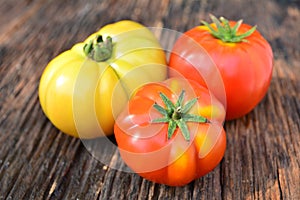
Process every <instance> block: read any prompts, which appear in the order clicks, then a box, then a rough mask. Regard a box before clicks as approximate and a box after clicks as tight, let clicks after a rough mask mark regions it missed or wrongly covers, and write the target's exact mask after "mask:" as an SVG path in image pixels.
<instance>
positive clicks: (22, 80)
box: [0, 0, 300, 200]
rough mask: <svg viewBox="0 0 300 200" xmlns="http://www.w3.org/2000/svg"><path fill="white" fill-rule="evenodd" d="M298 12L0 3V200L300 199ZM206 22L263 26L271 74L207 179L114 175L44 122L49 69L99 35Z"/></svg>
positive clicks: (209, 5)
mask: <svg viewBox="0 0 300 200" xmlns="http://www.w3.org/2000/svg"><path fill="white" fill-rule="evenodd" d="M299 9H300V1H299V0H289V1H281V0H277V1H276V0H252V1H250V0H245V1H240V0H210V1H206V0H190V1H189V0H169V1H168V0H162V1H156V0H155V1H143V0H132V1H117V0H106V1H104V0H103V1H96V0H87V1H84V0H82V1H71V0H67V1H50V0H49V1H47V0H9V1H4V0H3V1H1V2H0V13H1V17H0V77H1V78H0V199H98V198H99V199H295V200H296V199H300V43H299V40H300V26H299V24H300V10H299ZM208 13H213V14H215V15H217V16H220V15H223V16H226V17H227V18H231V19H239V18H243V19H244V21H245V22H246V23H249V24H252V25H254V24H257V25H258V29H259V31H260V32H261V33H262V34H263V35H264V36H265V37H266V39H267V40H268V41H269V42H270V44H271V46H272V48H273V50H274V73H273V79H272V82H271V86H270V89H269V91H268V93H267V95H266V97H265V98H264V100H263V101H262V102H261V103H260V104H259V105H258V106H257V107H256V108H255V110H254V111H253V112H251V113H250V114H248V115H247V116H245V117H243V118H241V119H238V120H234V121H230V122H226V124H225V128H226V131H227V133H228V134H227V142H228V146H227V150H226V154H225V157H224V159H223V160H222V162H221V163H220V165H219V166H218V167H217V168H216V169H215V170H214V171H212V172H211V173H209V174H208V175H207V176H205V177H202V178H200V179H198V180H195V181H194V182H192V183H190V184H189V185H186V186H184V187H167V186H164V185H159V184H154V183H152V182H149V181H147V180H144V179H142V178H140V177H139V176H138V175H136V174H133V173H126V172H122V171H119V170H115V169H113V168H111V167H107V166H106V165H104V164H103V163H101V162H99V161H98V160H97V159H95V158H93V156H91V154H90V153H89V151H87V149H86V148H85V146H84V145H83V144H82V142H81V141H80V140H79V139H75V138H72V137H69V136H67V135H64V134H62V133H61V132H59V131H58V130H57V129H56V128H54V127H53V125H51V123H50V122H49V121H48V120H47V118H46V117H45V116H44V114H43V112H42V110H41V108H40V105H39V101H38V96H37V88H38V83H39V78H40V76H41V74H42V71H43V69H44V67H45V66H46V64H47V63H48V62H49V60H50V59H51V58H53V57H54V56H56V55H57V54H59V53H60V52H62V51H64V50H66V49H68V48H70V47H71V46H72V45H73V44H75V43H77V42H79V41H82V40H83V39H84V38H85V37H87V36H88V35H89V34H91V33H92V32H94V31H96V30H97V29H98V28H99V27H101V26H103V25H104V24H107V23H111V22H114V21H117V20H121V19H132V20H136V21H139V22H141V23H143V24H144V25H146V26H151V27H166V28H169V29H173V30H177V31H181V32H183V31H185V30H187V29H189V28H192V27H194V26H195V25H197V24H199V21H200V20H201V19H205V20H208ZM58 112H59V111H58ZM110 159H111V162H112V164H113V165H114V164H115V165H116V164H120V160H119V159H120V158H119V157H118V154H117V153H116V154H113V156H112V157H110ZM116 162H117V163H116Z"/></svg>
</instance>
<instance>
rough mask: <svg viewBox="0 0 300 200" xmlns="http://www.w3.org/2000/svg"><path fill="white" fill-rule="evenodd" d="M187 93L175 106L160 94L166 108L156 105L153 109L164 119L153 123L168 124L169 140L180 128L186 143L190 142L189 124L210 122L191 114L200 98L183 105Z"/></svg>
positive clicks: (183, 92) (182, 95)
mask: <svg viewBox="0 0 300 200" xmlns="http://www.w3.org/2000/svg"><path fill="white" fill-rule="evenodd" d="M184 94H185V91H184V90H182V92H181V93H180V95H179V98H178V100H177V102H176V103H175V104H174V103H173V102H172V101H171V100H170V99H169V98H168V97H167V96H166V95H165V94H163V93H160V94H159V95H160V97H161V99H162V101H163V103H164V104H165V108H164V107H162V106H160V105H158V104H157V103H155V104H154V105H153V107H154V108H155V109H156V110H157V111H158V112H160V113H161V114H162V115H163V117H162V118H157V119H154V120H152V123H167V124H168V135H167V137H168V139H170V138H171V137H172V135H173V134H174V133H175V130H176V128H177V127H178V128H179V129H180V130H181V133H182V135H183V137H184V139H185V140H186V141H190V132H189V129H188V126H187V124H186V123H187V122H196V123H208V122H209V121H208V120H207V119H206V118H205V117H202V116H200V115H194V114H190V113H189V111H190V109H191V108H192V107H193V106H194V105H195V104H196V102H197V101H198V98H193V99H192V100H190V101H188V102H187V103H186V104H185V105H183V100H184Z"/></svg>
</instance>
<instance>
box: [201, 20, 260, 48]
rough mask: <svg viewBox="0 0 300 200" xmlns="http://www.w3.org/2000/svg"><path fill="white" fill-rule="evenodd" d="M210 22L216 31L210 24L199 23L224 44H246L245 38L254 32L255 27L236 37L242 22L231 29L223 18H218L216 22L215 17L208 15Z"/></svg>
mask: <svg viewBox="0 0 300 200" xmlns="http://www.w3.org/2000/svg"><path fill="white" fill-rule="evenodd" d="M210 17H211V20H212V21H213V23H214V24H215V25H216V27H217V29H214V28H213V27H212V26H211V25H210V24H208V23H207V22H205V21H201V22H202V24H204V25H205V26H206V27H207V28H208V29H209V30H210V32H211V34H212V35H213V36H214V37H216V38H218V39H220V40H222V41H223V42H225V43H238V42H248V41H247V40H246V39H245V38H246V37H248V36H250V35H251V34H252V33H253V32H254V31H255V30H256V26H253V27H252V28H251V29H249V30H248V31H246V32H245V33H242V34H239V35H237V31H238V29H239V28H240V26H241V25H242V23H243V20H239V21H237V22H236V24H235V25H234V26H233V27H231V26H230V25H229V21H228V20H227V19H225V18H224V17H220V20H218V19H217V18H216V17H215V16H213V15H210Z"/></svg>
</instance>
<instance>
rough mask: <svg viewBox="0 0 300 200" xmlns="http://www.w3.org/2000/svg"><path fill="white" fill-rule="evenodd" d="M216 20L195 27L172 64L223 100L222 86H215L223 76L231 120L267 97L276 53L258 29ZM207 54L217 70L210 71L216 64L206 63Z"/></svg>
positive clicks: (181, 42) (179, 44)
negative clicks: (215, 80) (220, 87)
mask: <svg viewBox="0 0 300 200" xmlns="http://www.w3.org/2000/svg"><path fill="white" fill-rule="evenodd" d="M212 19H213V21H214V23H212V24H210V25H209V24H207V23H206V22H203V23H204V24H205V25H203V26H197V27H195V28H192V29H191V30H189V31H187V32H185V33H184V34H183V35H182V36H181V37H180V38H179V39H178V40H177V41H176V43H175V45H174V47H173V50H172V54H171V56H170V63H169V65H170V67H171V69H174V71H177V73H179V74H181V75H183V76H184V77H186V78H188V79H192V80H196V81H197V82H198V83H200V84H201V85H203V86H206V87H208V88H209V89H210V90H211V91H213V93H214V94H215V96H216V97H217V98H219V99H220V100H221V99H222V98H223V97H222V95H223V94H221V93H220V91H218V90H217V88H219V87H214V86H213V84H212V83H211V82H212V81H213V80H214V79H215V78H214V77H215V76H218V74H220V75H221V77H222V79H223V84H224V88H225V92H226V109H227V114H226V119H228V120H229V119H234V118H238V117H241V116H243V115H245V114H247V113H248V112H250V111H251V110H252V109H253V108H254V107H255V106H256V105H257V104H258V103H259V102H260V101H261V100H262V98H263V97H264V95H265V94H266V92H267V89H268V87H269V85H270V81H271V77H272V68H273V53H272V49H271V47H270V45H269V43H268V42H267V41H266V40H265V39H264V38H263V36H262V35H261V34H260V33H259V32H258V31H257V30H255V29H256V27H251V26H249V25H246V24H242V21H241V20H240V21H238V22H235V21H230V22H228V21H227V20H226V19H224V18H222V17H221V18H220V19H221V22H220V21H219V20H218V19H216V18H215V17H213V16H212ZM192 43H194V44H192ZM199 52H200V53H199ZM205 54H206V55H207V54H208V56H207V57H210V59H211V61H212V62H214V63H215V65H216V69H217V70H216V69H210V68H211V67H212V64H211V62H207V60H208V58H207V57H206V61H203V57H205ZM204 60H205V59H204ZM174 71H171V72H170V76H171V77H176V76H177V75H176V73H174ZM209 84H211V85H212V86H211V87H210V86H208V85H209ZM224 106H225V105H224Z"/></svg>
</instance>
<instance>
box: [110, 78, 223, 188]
mask: <svg viewBox="0 0 300 200" xmlns="http://www.w3.org/2000/svg"><path fill="white" fill-rule="evenodd" d="M224 120H225V109H224V107H223V105H222V103H220V102H219V101H218V100H217V99H216V98H215V97H214V96H213V95H212V94H210V92H209V91H208V90H207V89H206V88H205V87H203V86H200V85H199V84H198V83H196V82H195V81H187V80H186V79H180V78H171V79H167V80H165V81H163V82H155V83H148V84H146V85H144V86H142V87H141V88H139V89H138V90H137V91H136V93H135V94H134V95H133V96H132V98H131V99H130V101H129V103H128V105H127V107H126V108H125V109H124V110H123V111H122V112H121V114H120V115H119V116H118V118H117V119H116V123H115V128H114V132H115V137H116V141H117V144H118V147H119V151H120V154H121V157H122V158H123V160H124V161H125V163H126V164H127V165H128V166H129V167H130V168H131V169H132V170H133V171H134V172H136V173H138V174H139V175H140V176H142V177H144V178H146V179H148V180H151V181H154V182H157V183H161V184H166V185H170V186H181V185H185V184H187V183H189V182H191V181H193V180H194V179H197V178H199V177H201V176H203V175H205V174H207V173H208V172H210V171H211V170H213V169H214V168H215V167H216V166H217V165H218V163H219V162H220V161H221V159H222V157H223V155H224V152H225V148H226V135H225V131H224V129H223V126H222V123H223V121H224Z"/></svg>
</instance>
